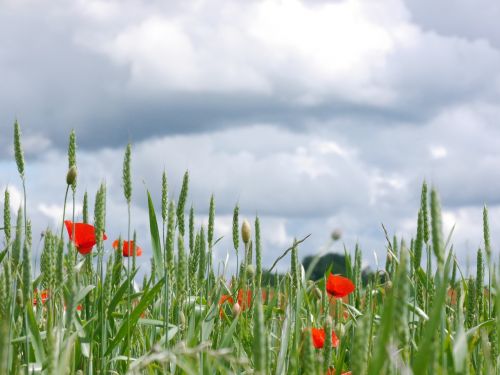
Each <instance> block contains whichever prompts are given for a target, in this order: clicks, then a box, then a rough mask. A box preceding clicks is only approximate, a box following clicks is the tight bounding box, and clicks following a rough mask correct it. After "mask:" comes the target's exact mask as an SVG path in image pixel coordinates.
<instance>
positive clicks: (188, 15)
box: [0, 0, 500, 270]
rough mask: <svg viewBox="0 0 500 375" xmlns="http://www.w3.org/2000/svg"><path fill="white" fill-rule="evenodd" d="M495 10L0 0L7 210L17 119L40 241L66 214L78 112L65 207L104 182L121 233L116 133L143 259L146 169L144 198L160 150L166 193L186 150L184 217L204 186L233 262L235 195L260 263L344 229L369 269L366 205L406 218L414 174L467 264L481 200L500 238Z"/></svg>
mask: <svg viewBox="0 0 500 375" xmlns="http://www.w3.org/2000/svg"><path fill="white" fill-rule="evenodd" d="M499 18H500V3H498V2H496V1H494V0H475V1H471V0H453V1H451V0H443V1H440V2H439V3H436V2H434V1H430V0H377V1H373V0H365V1H363V0H337V1H323V0H302V1H299V0H268V1H258V0H245V1H234V0H231V1H229V0H218V1H213V0H212V1H210V0H196V1H191V0H183V1H176V0H172V1H168V2H165V1H155V0H150V1H139V0H120V1H114V0H109V1H103V0H88V1H83V0H75V1H63V0H52V1H41V0H37V1H34V0H0V46H1V48H0V77H1V84H0V189H1V191H3V190H4V189H5V188H6V187H8V188H9V190H10V192H11V196H12V202H11V205H12V210H13V211H14V212H15V211H16V210H17V207H18V206H19V204H20V202H21V199H22V196H21V193H20V191H21V184H20V180H19V177H18V176H17V172H16V168H15V163H14V161H13V150H12V136H13V130H12V127H13V123H14V121H15V119H17V120H18V121H19V123H20V125H21V128H22V132H23V147H24V150H25V154H26V160H27V172H26V178H27V185H28V190H27V202H28V215H29V216H30V218H31V220H32V222H33V228H34V238H35V241H34V245H35V249H34V251H35V254H37V251H38V250H39V248H40V243H39V241H38V240H37V239H38V238H40V237H39V235H40V234H41V233H42V231H43V230H44V229H45V228H47V227H49V228H52V229H54V230H56V229H57V228H58V227H60V223H61V222H62V205H63V198H64V191H65V187H66V186H65V175H66V171H67V157H66V151H67V143H68V136H69V133H70V131H71V129H74V130H75V132H76V136H77V143H78V150H77V164H78V173H79V175H78V190H77V194H76V213H77V218H80V219H81V202H82V197H83V192H84V191H88V193H89V196H90V198H91V201H92V202H93V198H94V196H95V191H96V190H97V188H98V186H99V184H100V183H101V182H105V183H106V185H107V189H108V199H107V228H106V231H107V233H108V236H109V237H111V238H115V237H118V236H119V235H120V234H121V235H125V233H126V228H127V215H126V212H127V208H126V202H125V198H124V197H123V192H122V186H121V169H122V163H123V153H124V149H125V146H126V144H127V143H128V142H131V143H132V173H133V198H132V213H133V215H132V216H133V217H132V227H133V228H135V229H136V230H137V233H138V242H139V244H141V243H142V244H143V248H144V254H145V257H144V260H143V263H142V267H143V268H144V269H147V267H148V261H147V260H146V259H147V258H149V255H150V254H151V250H150V245H149V226H148V216H147V200H146V189H148V190H150V191H151V194H152V196H153V199H154V200H155V202H156V205H157V209H159V206H160V195H161V192H160V186H161V174H162V172H163V171H164V170H165V171H166V173H167V176H168V182H169V193H170V197H171V198H172V199H175V200H176V199H177V196H178V193H179V191H180V184H181V181H182V175H183V173H184V171H185V170H189V173H190V191H189V197H188V206H190V205H191V204H192V205H193V206H194V207H195V210H196V212H197V216H196V226H197V227H199V226H200V225H202V224H203V225H206V222H207V216H208V204H209V199H210V195H211V194H212V193H213V194H214V195H215V200H216V213H217V220H216V234H217V236H223V240H222V241H221V242H220V243H219V244H218V245H217V247H216V249H215V250H214V251H215V253H214V255H215V258H216V261H225V259H226V256H227V254H229V267H230V268H231V267H234V260H235V257H234V253H233V251H232V245H231V220H232V210H233V208H234V206H235V205H236V204H238V205H239V206H240V218H241V219H243V218H247V219H248V220H250V221H252V222H253V220H254V218H255V216H256V215H259V217H260V220H261V226H262V236H263V248H264V263H265V265H268V266H269V265H270V264H271V263H273V261H274V260H275V259H276V258H277V257H278V256H279V255H280V254H281V253H282V252H283V251H284V250H285V249H286V248H288V247H289V246H290V244H291V243H292V241H293V239H294V238H302V237H304V236H306V235H307V234H311V237H310V238H308V239H307V241H305V242H304V243H303V244H302V246H301V247H300V250H299V256H301V257H303V256H306V255H310V254H317V253H318V252H320V251H324V250H326V249H328V250H333V251H337V252H343V251H344V246H345V248H346V249H347V250H348V251H350V252H352V251H353V249H354V246H355V244H356V243H359V245H360V247H361V249H362V250H363V254H364V264H365V265H366V266H370V267H371V268H372V269H374V268H377V267H383V262H384V259H385V247H386V242H385V237H384V233H383V230H382V227H381V224H382V223H383V224H384V225H385V227H386V228H387V230H388V232H389V234H390V235H393V234H396V235H398V236H402V237H404V238H406V240H407V241H408V242H409V240H410V238H411V237H412V236H414V235H415V230H416V218H417V210H418V207H419V199H420V187H421V183H422V181H423V180H424V179H425V180H426V181H427V182H428V183H429V185H432V186H434V187H436V188H437V189H438V191H439V194H440V197H441V202H442V205H443V223H444V230H445V235H447V234H448V232H449V231H450V230H451V228H452V227H453V226H455V230H454V232H453V236H452V242H453V243H454V248H455V250H456V251H457V254H458V258H459V260H460V262H461V264H462V265H463V268H464V270H467V269H469V268H470V269H473V265H474V264H475V261H474V259H475V251H476V250H477V248H478V247H480V246H482V245H483V243H482V207H483V205H484V204H486V205H488V207H489V212H490V221H491V224H490V225H491V236H492V243H493V249H494V251H495V253H496V255H498V253H499V251H498V250H499V247H498V240H499V238H500V237H499V235H498V231H499V228H500V194H499V192H500V127H499V126H498V125H497V122H498V119H499V115H500V29H499V28H498V27H497V21H498V19H499ZM2 195H3V194H2ZM0 199H3V198H0ZM91 206H93V203H92V204H91ZM335 229H339V230H341V231H342V238H341V240H340V241H339V242H336V243H334V244H333V246H332V244H331V242H330V234H331V232H332V231H333V230H335ZM108 245H109V244H108ZM108 247H109V246H108ZM107 251H109V252H111V251H112V250H111V249H107ZM287 268H288V263H287V262H286V260H283V261H282V263H280V264H279V269H280V270H286V269H287Z"/></svg>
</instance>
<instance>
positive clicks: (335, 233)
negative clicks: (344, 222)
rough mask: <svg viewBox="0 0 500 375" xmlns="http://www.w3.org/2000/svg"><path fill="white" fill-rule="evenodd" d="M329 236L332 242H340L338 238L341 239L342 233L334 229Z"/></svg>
mask: <svg viewBox="0 0 500 375" xmlns="http://www.w3.org/2000/svg"><path fill="white" fill-rule="evenodd" d="M331 236H332V241H338V240H340V237H342V231H341V230H340V229H335V230H333V232H332V234H331Z"/></svg>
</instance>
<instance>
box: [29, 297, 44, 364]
mask: <svg viewBox="0 0 500 375" xmlns="http://www.w3.org/2000/svg"><path fill="white" fill-rule="evenodd" d="M26 313H27V315H28V335H29V337H30V341H31V345H32V346H33V351H34V352H35V358H36V360H37V362H40V363H43V362H44V361H45V348H44V346H43V342H42V337H41V336H40V330H39V329H38V324H37V323H36V319H35V315H34V314H33V306H31V304H29V303H27V304H26Z"/></svg>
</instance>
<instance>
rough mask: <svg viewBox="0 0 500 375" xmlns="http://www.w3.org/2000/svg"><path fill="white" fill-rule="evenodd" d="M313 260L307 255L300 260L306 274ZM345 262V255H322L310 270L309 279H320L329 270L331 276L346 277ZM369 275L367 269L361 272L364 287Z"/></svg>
mask: <svg viewBox="0 0 500 375" xmlns="http://www.w3.org/2000/svg"><path fill="white" fill-rule="evenodd" d="M314 258H315V256H314V255H308V256H306V257H305V258H304V259H303V260H302V266H303V267H304V270H306V272H307V269H308V268H309V265H310V264H311V262H312V261H313V260H314ZM345 261H346V259H345V255H343V254H337V253H328V254H325V255H323V256H322V257H320V258H319V260H318V263H316V266H315V267H314V269H313V270H312V272H311V277H310V279H311V280H314V281H317V280H319V279H321V278H322V277H323V276H324V275H325V273H326V271H328V270H329V269H330V272H331V273H333V274H340V275H346V274H347V270H346V263H345ZM371 275H372V272H371V271H370V270H369V269H365V270H363V271H362V273H361V280H362V282H363V284H365V285H366V283H367V282H368V280H369V278H370V276H371Z"/></svg>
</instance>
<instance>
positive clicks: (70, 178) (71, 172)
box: [66, 165, 77, 186]
mask: <svg viewBox="0 0 500 375" xmlns="http://www.w3.org/2000/svg"><path fill="white" fill-rule="evenodd" d="M76 176H77V170H76V166H75V165H73V166H71V168H70V169H68V173H67V174H66V183H67V184H68V185H71V186H73V185H74V184H75V183H76Z"/></svg>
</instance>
